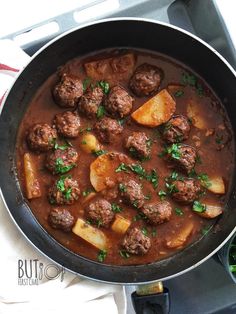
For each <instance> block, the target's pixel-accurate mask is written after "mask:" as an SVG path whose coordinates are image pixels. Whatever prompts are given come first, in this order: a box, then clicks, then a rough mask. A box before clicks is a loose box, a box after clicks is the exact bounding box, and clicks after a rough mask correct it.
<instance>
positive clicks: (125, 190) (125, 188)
mask: <svg viewBox="0 0 236 314" xmlns="http://www.w3.org/2000/svg"><path fill="white" fill-rule="evenodd" d="M119 190H120V191H121V192H124V193H125V192H127V187H126V186H125V185H124V184H123V183H119Z"/></svg>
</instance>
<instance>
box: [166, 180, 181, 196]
mask: <svg viewBox="0 0 236 314" xmlns="http://www.w3.org/2000/svg"><path fill="white" fill-rule="evenodd" d="M166 188H167V190H168V194H173V193H178V192H179V190H178V189H177V188H176V186H175V184H174V183H169V182H166Z"/></svg>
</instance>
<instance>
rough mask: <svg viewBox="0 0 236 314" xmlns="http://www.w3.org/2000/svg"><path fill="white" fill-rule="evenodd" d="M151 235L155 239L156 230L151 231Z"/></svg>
mask: <svg viewBox="0 0 236 314" xmlns="http://www.w3.org/2000/svg"><path fill="white" fill-rule="evenodd" d="M151 235H152V237H153V238H154V237H156V236H157V229H152V231H151Z"/></svg>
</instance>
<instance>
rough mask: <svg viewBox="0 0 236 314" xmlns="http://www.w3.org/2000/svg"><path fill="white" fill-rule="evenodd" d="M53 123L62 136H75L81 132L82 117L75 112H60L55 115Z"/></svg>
mask: <svg viewBox="0 0 236 314" xmlns="http://www.w3.org/2000/svg"><path fill="white" fill-rule="evenodd" d="M53 123H54V124H55V127H56V129H57V132H58V133H59V134H60V135H61V136H64V137H70V138H74V137H77V136H78V134H79V127H80V119H79V116H78V115H77V113H75V112H71V111H65V112H62V113H58V114H57V115H55V118H54V121H53Z"/></svg>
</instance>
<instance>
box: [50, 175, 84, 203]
mask: <svg viewBox="0 0 236 314" xmlns="http://www.w3.org/2000/svg"><path fill="white" fill-rule="evenodd" d="M79 196H80V189H79V185H78V182H77V181H76V180H73V179H72V178H71V176H61V178H60V179H59V180H57V181H56V182H55V183H54V184H53V185H52V186H51V187H50V188H49V191H48V200H49V202H50V203H51V204H57V205H70V204H73V203H74V202H75V201H77V200H78V198H79Z"/></svg>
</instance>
